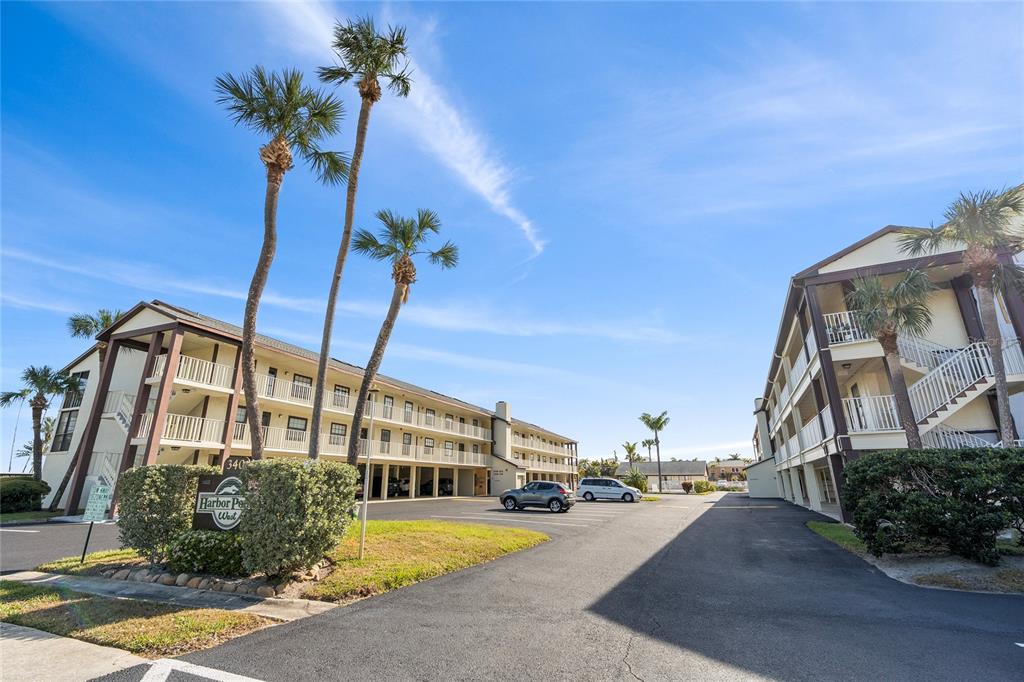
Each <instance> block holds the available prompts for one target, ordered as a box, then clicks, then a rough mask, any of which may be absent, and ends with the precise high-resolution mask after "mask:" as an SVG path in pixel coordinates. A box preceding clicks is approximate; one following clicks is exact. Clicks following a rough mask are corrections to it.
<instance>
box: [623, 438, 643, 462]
mask: <svg viewBox="0 0 1024 682" xmlns="http://www.w3.org/2000/svg"><path fill="white" fill-rule="evenodd" d="M636 446H637V444H636V443H630V442H629V441H628V440H627V441H626V442H625V443H623V444H622V449H623V450H625V451H626V461H627V462H629V463H630V464H635V463H637V462H639V461H640V460H642V459H643V457H642V456H641V455H640V453H639V452H637V451H636Z"/></svg>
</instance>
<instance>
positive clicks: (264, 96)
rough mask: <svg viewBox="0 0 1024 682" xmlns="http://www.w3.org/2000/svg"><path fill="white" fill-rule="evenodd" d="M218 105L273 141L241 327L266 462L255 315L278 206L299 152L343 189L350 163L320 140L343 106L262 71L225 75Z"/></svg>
mask: <svg viewBox="0 0 1024 682" xmlns="http://www.w3.org/2000/svg"><path fill="white" fill-rule="evenodd" d="M216 90H217V93H218V96H217V103H218V104H221V105H223V106H224V107H225V108H227V110H228V112H229V114H230V116H231V118H232V119H233V120H234V121H235V123H236V124H242V125H245V126H246V127H248V128H249V129H251V130H253V131H255V132H257V133H259V134H263V135H267V136H269V137H270V141H269V142H268V143H267V144H266V145H264V146H263V147H260V160H261V161H262V162H263V165H264V166H266V168H267V191H266V198H265V199H264V204H263V246H262V247H261V248H260V255H259V259H258V260H257V262H256V269H255V271H254V272H253V275H252V281H251V283H250V284H249V293H248V295H247V296H246V299H245V317H244V319H243V322H242V388H243V391H244V393H245V404H246V408H247V409H246V411H245V413H246V419H247V421H248V422H249V438H250V442H251V447H252V449H251V452H252V458H253V459H260V458H261V457H262V456H263V429H262V426H261V424H260V409H259V401H258V399H257V396H256V358H255V341H256V314H257V312H258V311H259V306H260V298H261V297H262V295H263V288H264V287H265V286H266V284H267V276H268V274H269V273H270V265H271V263H272V262H273V261H274V252H275V251H276V250H277V200H278V196H279V195H280V192H281V183H282V182H283V181H284V174H285V173H287V172H288V171H289V170H291V169H292V167H293V163H292V149H295V150H296V151H297V152H298V153H299V156H301V157H302V158H303V159H304V160H305V161H306V162H307V163H308V164H309V165H310V166H311V167H312V168H313V171H314V172H315V173H316V174H317V177H318V179H319V180H320V182H323V183H325V184H329V185H335V184H338V183H340V182H341V181H342V180H344V179H345V177H346V176H347V174H348V164H347V162H346V160H345V157H344V156H343V155H342V154H339V153H338V152H328V151H322V150H321V149H320V147H319V144H320V142H321V140H323V139H324V138H325V137H327V136H328V135H333V134H335V133H337V132H338V130H339V128H340V122H341V117H342V105H341V102H340V101H339V100H337V99H335V98H334V97H333V96H332V95H325V94H323V93H322V92H320V91H319V90H315V89H313V88H310V87H306V86H304V85H303V84H302V74H301V73H299V72H298V71H296V70H293V69H286V70H285V71H283V72H282V73H280V74H278V73H276V72H269V73H268V72H267V71H265V70H264V69H263V68H262V67H259V66H257V67H255V68H253V70H252V71H251V72H250V73H248V74H245V75H243V76H241V77H237V78H236V77H235V76H233V75H231V74H225V75H223V76H221V77H219V78H217V81H216Z"/></svg>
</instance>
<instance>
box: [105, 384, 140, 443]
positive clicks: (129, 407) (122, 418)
mask: <svg viewBox="0 0 1024 682" xmlns="http://www.w3.org/2000/svg"><path fill="white" fill-rule="evenodd" d="M134 409H135V394H134V393H125V392H124V391H110V392H109V393H107V398H106V401H105V402H104V403H103V414H102V415H101V416H102V417H104V418H109V419H113V420H114V422H115V423H116V424H117V425H118V427H119V428H120V429H121V430H122V431H124V433H125V435H127V434H128V429H129V428H131V425H132V411H133V410H134Z"/></svg>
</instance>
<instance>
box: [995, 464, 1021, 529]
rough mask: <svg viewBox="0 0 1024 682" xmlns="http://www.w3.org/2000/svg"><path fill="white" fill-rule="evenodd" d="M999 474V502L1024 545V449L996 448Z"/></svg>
mask: <svg viewBox="0 0 1024 682" xmlns="http://www.w3.org/2000/svg"><path fill="white" fill-rule="evenodd" d="M993 457H995V458H996V460H997V467H998V475H999V503H1000V505H1001V506H1002V507H1003V508H1004V509H1005V510H1006V514H1007V516H1008V517H1009V523H1010V525H1011V526H1012V527H1013V528H1014V529H1016V531H1017V543H1018V544H1019V545H1021V546H1022V547H1024V450H1020V449H1006V450H996V451H995V452H994V453H993Z"/></svg>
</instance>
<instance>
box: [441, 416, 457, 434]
mask: <svg viewBox="0 0 1024 682" xmlns="http://www.w3.org/2000/svg"><path fill="white" fill-rule="evenodd" d="M454 425H455V417H453V416H452V415H450V414H446V415H445V416H444V428H445V429H447V430H448V431H451V430H452V427H453V426H454Z"/></svg>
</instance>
